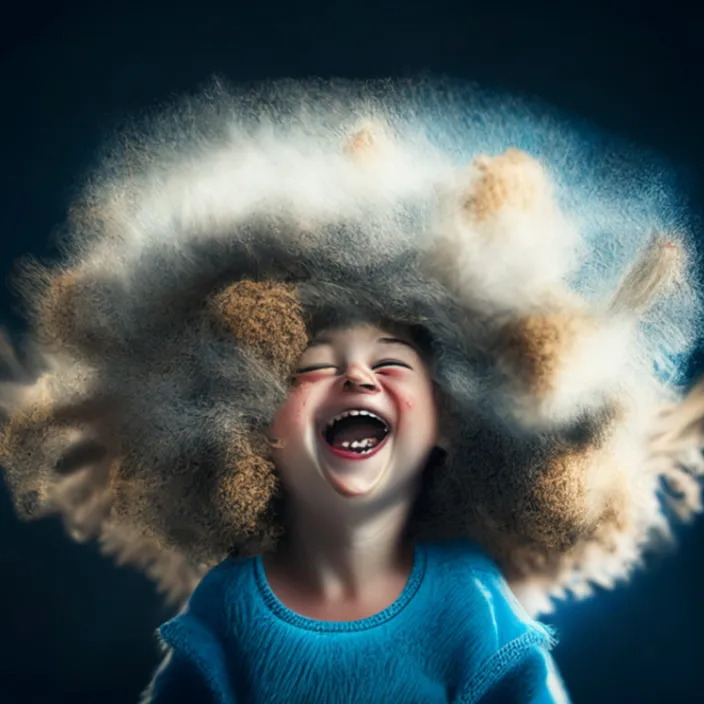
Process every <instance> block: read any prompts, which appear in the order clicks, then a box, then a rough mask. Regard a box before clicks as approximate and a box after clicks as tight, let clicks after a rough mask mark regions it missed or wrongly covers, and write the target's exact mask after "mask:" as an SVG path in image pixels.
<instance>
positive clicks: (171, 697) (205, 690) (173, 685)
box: [141, 650, 215, 704]
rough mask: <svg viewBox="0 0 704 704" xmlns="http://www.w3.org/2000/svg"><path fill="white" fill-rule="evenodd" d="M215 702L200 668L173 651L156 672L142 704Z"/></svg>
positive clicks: (206, 703) (205, 703)
mask: <svg viewBox="0 0 704 704" xmlns="http://www.w3.org/2000/svg"><path fill="white" fill-rule="evenodd" d="M214 701H215V700H214V699H213V696H212V694H211V692H210V689H209V687H208V686H207V684H206V682H205V680H204V679H203V676H202V675H201V673H200V671H199V670H198V668H197V667H195V666H194V665H193V663H192V662H191V661H190V660H188V659H187V658H184V657H183V656H181V655H178V654H175V653H174V651H173V650H172V651H169V653H168V655H167V656H166V658H164V661H163V662H162V664H161V665H160V667H159V669H158V670H157V671H156V673H155V675H154V678H153V679H152V682H151V684H150V685H149V689H148V690H147V691H146V692H145V693H144V696H143V698H142V700H141V704H180V702H183V703H184V704H186V703H188V702H199V703H202V704H209V703H210V702H214Z"/></svg>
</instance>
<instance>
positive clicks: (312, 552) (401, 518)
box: [270, 501, 413, 602]
mask: <svg viewBox="0 0 704 704" xmlns="http://www.w3.org/2000/svg"><path fill="white" fill-rule="evenodd" d="M411 503H412V502H410V501H409V502H405V503H396V504H394V505H390V506H387V507H384V508H383V509H381V510H378V511H375V512H373V514H371V515H364V516H363V515H354V511H349V512H348V515H344V513H342V514H341V513H336V515H335V516H330V515H320V514H315V513H312V512H311V511H310V510H308V509H306V508H305V507H304V506H300V505H297V504H295V503H294V504H293V505H291V506H290V515H289V521H288V525H289V531H288V535H287V539H286V541H285V543H284V544H283V545H282V547H281V549H280V551H279V553H278V554H277V555H276V556H275V558H274V561H273V563H272V562H271V561H270V566H271V567H272V568H273V569H274V570H275V571H276V573H277V574H278V575H279V576H280V577H282V576H283V578H284V579H286V580H287V581H288V582H289V584H291V585H292V586H293V585H296V587H297V588H298V589H300V590H304V591H305V592H307V593H308V594H310V595H311V596H315V598H317V599H319V600H320V601H321V602H346V601H365V600H367V599H368V598H369V597H370V595H372V596H373V595H374V594H376V593H380V592H388V591H389V589H391V590H392V591H399V590H398V585H400V586H401V588H402V587H403V585H404V584H405V582H406V581H407V579H408V575H409V574H410V571H411V568H412V564H413V548H412V546H411V545H410V544H408V543H407V542H406V541H405V540H404V534H405V528H406V522H407V520H408V515H409V512H410V508H411Z"/></svg>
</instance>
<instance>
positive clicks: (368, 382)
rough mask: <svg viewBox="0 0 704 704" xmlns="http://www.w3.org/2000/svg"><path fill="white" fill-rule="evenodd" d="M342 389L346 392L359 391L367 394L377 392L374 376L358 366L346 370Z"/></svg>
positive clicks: (377, 387)
mask: <svg viewBox="0 0 704 704" xmlns="http://www.w3.org/2000/svg"><path fill="white" fill-rule="evenodd" d="M343 388H344V389H345V390H346V391H361V392H362V393H368V394H369V393H377V392H378V391H379V386H378V385H377V382H376V379H375V378H374V374H373V373H372V372H371V371H370V370H368V369H364V368H362V367H358V366H354V367H349V368H348V369H347V373H346V374H345V381H344V384H343Z"/></svg>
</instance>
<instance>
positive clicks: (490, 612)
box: [427, 540, 553, 654]
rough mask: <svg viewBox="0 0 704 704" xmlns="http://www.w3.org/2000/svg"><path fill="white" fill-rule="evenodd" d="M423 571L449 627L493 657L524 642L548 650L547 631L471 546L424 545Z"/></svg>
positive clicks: (455, 543) (483, 555) (490, 563)
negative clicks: (477, 640)
mask: <svg viewBox="0 0 704 704" xmlns="http://www.w3.org/2000/svg"><path fill="white" fill-rule="evenodd" d="M427 555H428V572H429V576H430V577H431V580H432V581H434V582H435V589H436V591H438V592H439V593H440V594H442V599H443V602H444V604H445V605H444V606H443V607H442V608H443V610H446V611H448V612H449V613H447V614H446V617H449V618H451V619H452V621H453V622H454V623H457V624H462V625H464V628H465V629H466V630H467V631H469V632H471V633H473V634H477V633H479V634H481V641H482V643H483V645H482V648H481V649H482V650H485V651H486V653H487V654H489V653H494V652H496V651H497V650H499V649H500V648H502V647H504V646H506V645H507V644H509V643H511V642H514V641H520V640H524V641H525V642H526V643H535V644H540V645H544V646H546V647H551V645H552V643H553V637H552V633H551V632H550V630H549V629H548V628H547V627H545V626H544V625H543V624H541V623H539V622H538V621H536V620H534V619H533V618H531V617H530V616H529V615H528V613H527V612H526V611H525V609H524V608H523V607H522V606H521V604H520V603H519V601H518V599H517V598H516V596H515V595H514V594H513V592H512V591H511V589H510V587H509V586H508V584H507V583H506V580H505V579H504V577H503V575H502V574H501V571H500V569H499V567H498V566H497V564H496V563H495V562H494V561H493V560H492V559H491V558H490V557H489V556H488V555H487V554H486V553H485V552H484V551H483V550H482V549H481V548H480V547H479V546H478V545H476V544H475V543H473V542H472V541H469V540H452V541H447V542H442V543H433V544H430V545H428V546H427Z"/></svg>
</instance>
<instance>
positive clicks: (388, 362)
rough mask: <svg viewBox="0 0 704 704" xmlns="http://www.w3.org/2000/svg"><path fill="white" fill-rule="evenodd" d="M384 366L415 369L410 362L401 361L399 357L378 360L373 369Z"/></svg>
mask: <svg viewBox="0 0 704 704" xmlns="http://www.w3.org/2000/svg"><path fill="white" fill-rule="evenodd" d="M382 367H405V368H406V369H413V367H411V365H410V364H406V363H405V362H400V361H399V360H397V359H385V360H384V361H383V362H377V363H376V364H375V365H374V366H373V367H372V369H381V368H382Z"/></svg>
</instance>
